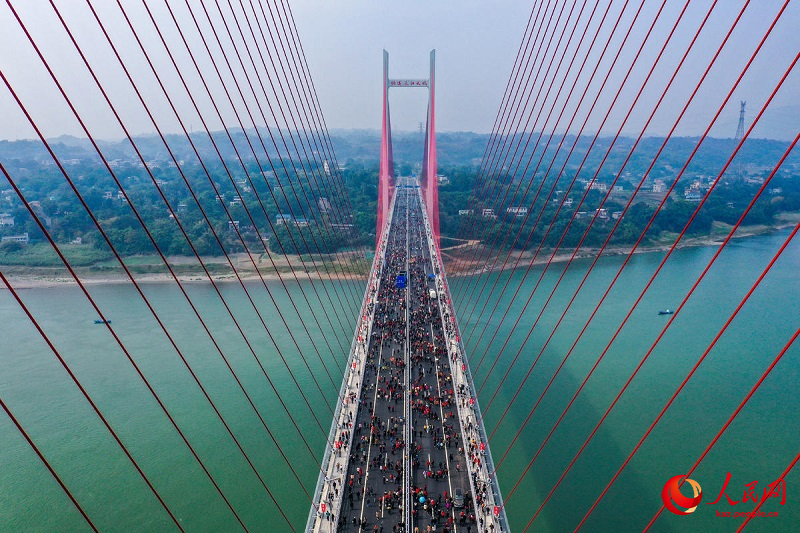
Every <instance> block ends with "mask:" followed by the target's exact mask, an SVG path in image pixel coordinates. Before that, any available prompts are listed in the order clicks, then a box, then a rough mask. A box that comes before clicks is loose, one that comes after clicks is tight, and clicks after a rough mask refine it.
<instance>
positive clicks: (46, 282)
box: [0, 221, 797, 290]
mask: <svg viewBox="0 0 800 533" xmlns="http://www.w3.org/2000/svg"><path fill="white" fill-rule="evenodd" d="M796 222H797V221H793V223H791V224H790V223H785V224H781V225H777V226H746V227H740V228H739V231H737V232H736V234H735V235H734V238H735V239H744V238H748V237H758V236H763V235H768V234H770V233H774V232H777V231H780V230H783V229H786V228H791V227H793V226H794V224H795V223H796ZM726 235H727V232H726V233H725V234H723V235H707V236H703V237H690V238H684V239H683V240H682V241H681V243H680V244H679V245H678V248H680V249H682V248H697V247H704V246H720V245H721V244H722V243H723V241H724V239H725V236H726ZM671 246H672V244H671V243H669V244H667V243H664V244H655V245H652V244H651V245H649V246H640V247H639V248H637V250H636V251H635V253H636V254H640V253H641V254H643V253H663V252H666V251H667V250H669V249H670V247H671ZM480 247H482V245H480V244H466V245H460V246H455V247H452V248H444V249H442V255H443V260H444V264H445V269H446V270H447V273H448V277H451V278H455V277H463V276H470V275H476V274H483V273H486V272H489V271H490V270H491V271H494V272H499V271H501V270H511V269H512V268H513V267H514V264H515V263H517V259H519V264H518V265H517V268H527V267H528V265H530V263H531V258H532V257H533V252H531V251H526V252H524V253H522V254H520V253H519V252H518V251H515V252H513V253H512V254H511V255H510V256H509V260H508V261H507V264H506V265H505V267H503V268H501V267H502V263H503V262H506V255H507V254H506V253H503V254H501V256H500V259H499V260H498V263H501V264H498V265H497V266H495V267H494V268H492V269H489V268H486V266H485V257H484V259H483V260H482V261H481V265H483V266H482V267H481V269H480V271H476V268H478V266H479V265H478V264H476V262H475V261H472V262H470V261H469V260H464V257H463V256H464V255H465V254H466V252H467V251H470V252H475V251H476V250H478V249H479V248H480ZM631 249H632V246H614V247H607V248H606V249H605V250H604V251H603V256H604V257H613V256H619V255H628V254H630V251H631ZM454 250H457V251H456V252H455V253H453V251H454ZM598 251H599V249H596V248H581V249H580V250H579V252H578V254H577V255H576V256H575V259H587V258H589V259H590V258H594V257H595V256H596V255H597V253H598ZM573 252H574V250H569V251H567V252H560V253H558V254H556V255H555V256H554V257H553V258H552V259H550V255H551V254H552V250H545V249H543V250H541V251H540V252H539V257H537V258H536V260H535V261H533V264H534V265H543V264H547V263H548V262H550V263H565V262H567V261H569V260H570V258H571V257H572V253H573ZM478 255H480V252H478ZM473 257H477V256H476V255H473ZM216 259H217V261H216V264H219V263H220V261H219V258H216ZM326 264H327V265H328V266H329V269H330V270H331V271H332V272H327V273H321V272H316V271H309V270H305V269H302V268H294V269H293V270H289V267H288V266H286V265H284V268H286V270H285V271H281V272H280V275H279V273H278V272H277V271H276V270H275V269H269V270H267V271H264V270H263V269H262V272H261V276H259V275H258V273H256V271H255V269H254V268H252V264H250V268H249V269H243V270H241V271H239V276H238V278H237V276H236V275H235V274H234V273H233V272H230V271H228V272H223V273H217V274H212V276H211V279H212V280H213V281H214V282H215V283H224V284H227V283H237V282H238V281H239V280H240V279H241V281H242V282H253V281H260V280H261V279H262V278H263V279H264V281H268V282H273V281H279V280H281V279H282V280H283V281H290V282H294V281H295V277H296V278H297V280H298V281H307V280H347V281H351V280H359V281H363V280H366V276H365V275H362V274H358V273H354V272H341V271H339V270H338V266H337V268H334V267H333V263H326ZM455 265H458V269H455V268H454V266H455ZM161 268H163V265H161ZM0 270H2V271H3V273H4V274H5V275H6V277H7V278H8V279H9V281H10V282H11V283H12V284H13V286H14V288H15V289H41V288H53V287H63V286H69V285H77V284H76V282H75V280H74V279H73V278H72V276H70V275H69V273H68V271H67V270H66V269H65V268H63V267H62V268H57V267H27V266H18V265H14V266H5V265H0ZM75 271H76V273H77V274H78V275H79V277H80V279H81V282H82V283H83V284H85V285H90V286H91V285H114V284H128V283H130V279H129V278H128V276H127V275H125V273H124V271H123V270H122V269H121V268H119V267H117V270H116V271H115V272H113V274H112V273H111V272H108V271H105V272H98V271H97V270H96V269H92V267H78V268H75ZM333 271H336V272H333ZM133 275H134V278H135V279H136V282H137V283H145V284H160V283H174V282H175V279H174V278H173V277H172V275H170V274H169V273H168V272H150V273H134V274H133ZM177 278H178V280H180V282H181V283H189V284H197V283H207V282H208V281H209V279H208V277H207V276H206V275H205V274H204V273H203V272H202V270H201V269H200V267H199V266H197V271H196V272H194V271H192V272H184V273H180V274H178V275H177ZM0 290H6V287H5V286H0Z"/></svg>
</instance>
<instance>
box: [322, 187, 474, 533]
mask: <svg viewBox="0 0 800 533" xmlns="http://www.w3.org/2000/svg"><path fill="white" fill-rule="evenodd" d="M421 216H422V215H421V206H420V203H419V199H418V197H417V196H416V194H415V193H413V192H411V193H405V194H404V192H400V191H398V198H397V200H396V205H395V213H394V216H393V222H392V227H391V229H390V235H389V238H388V245H387V247H386V250H385V254H384V256H383V257H382V258H381V260H382V264H381V265H380V267H381V277H380V284H379V286H378V288H377V297H376V299H375V307H374V318H373V323H372V333H371V336H370V339H369V346H368V349H367V352H366V357H365V361H364V373H363V379H362V381H363V385H362V387H361V391H360V394H359V395H358V397H357V398H356V399H354V400H353V401H354V402H356V404H357V411H356V415H355V417H352V418H349V419H347V420H346V422H345V424H346V426H347V427H346V428H344V431H342V432H341V434H340V439H339V440H337V441H336V443H334V446H335V447H336V448H337V453H338V454H339V455H347V456H349V457H348V459H349V460H348V461H347V463H346V468H345V471H344V472H343V477H342V484H341V486H342V491H343V494H342V506H341V512H340V519H339V523H338V527H339V530H340V531H374V532H383V531H386V532H387V533H388V531H392V532H393V533H394V532H396V533H399V532H408V533H411V532H414V533H419V532H428V531H433V530H435V531H437V532H446V533H451V532H453V531H462V530H463V531H466V532H471V531H472V528H473V527H475V524H476V523H477V522H476V517H475V512H474V502H473V500H474V499H473V497H472V495H471V494H470V493H469V486H470V483H469V481H470V480H469V477H468V473H467V469H466V467H465V466H466V462H467V460H468V459H467V457H468V455H467V454H468V451H471V448H470V445H471V444H472V443H471V442H467V443H465V442H464V440H463V439H462V438H461V437H460V423H459V421H458V415H457V414H456V413H457V411H458V409H457V406H456V402H457V401H458V400H457V396H458V395H457V392H456V386H455V385H454V383H453V378H452V375H451V373H450V366H449V365H450V362H449V361H448V356H447V346H446V344H445V336H444V332H443V329H442V328H443V324H442V318H441V315H440V310H439V306H438V301H437V298H436V293H435V286H436V285H435V276H436V271H435V269H434V268H433V266H432V263H431V259H430V257H429V253H428V249H427V241H426V236H425V234H424V232H423V229H422V218H421ZM370 311H372V309H370ZM348 399H349V398H348ZM348 442H352V444H351V446H350V448H349V449H348V444H347V443H348ZM456 489H458V491H459V498H455V497H454V494H452V492H453V491H455V490H456ZM337 490H338V489H337ZM407 491H408V492H409V493H408V494H406V492H407ZM337 494H338V492H337ZM406 506H408V507H409V508H408V509H406ZM406 516H408V520H410V523H409V524H406V520H407V518H406Z"/></svg>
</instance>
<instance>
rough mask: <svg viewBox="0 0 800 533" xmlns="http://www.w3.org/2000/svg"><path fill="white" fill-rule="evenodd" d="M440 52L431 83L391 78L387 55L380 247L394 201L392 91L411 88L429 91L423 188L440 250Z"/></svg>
mask: <svg viewBox="0 0 800 533" xmlns="http://www.w3.org/2000/svg"><path fill="white" fill-rule="evenodd" d="M435 71H436V50H431V55H430V76H429V77H428V79H391V78H389V53H388V52H387V51H386V50H384V51H383V117H382V121H381V123H382V128H381V165H380V171H379V175H378V223H377V227H376V231H375V239H376V243H378V242H380V238H381V234H382V233H383V231H384V230H385V226H386V222H387V220H388V211H389V205H390V204H391V201H392V198H393V197H394V190H395V175H394V159H393V156H392V121H391V114H390V113H389V89H390V88H397V87H410V88H422V89H428V116H427V122H426V125H425V144H424V151H423V157H422V159H423V160H422V175H421V179H420V184H421V187H422V193H423V194H422V196H423V199H424V202H425V210H426V212H427V215H428V220H429V221H430V224H431V229H432V230H433V235H434V238H435V240H436V246H437V247H438V246H439V187H438V181H437V178H436V174H437V164H436V127H435V124H436V120H435V119H436V114H435V110H436V108H435V85H436V82H435Z"/></svg>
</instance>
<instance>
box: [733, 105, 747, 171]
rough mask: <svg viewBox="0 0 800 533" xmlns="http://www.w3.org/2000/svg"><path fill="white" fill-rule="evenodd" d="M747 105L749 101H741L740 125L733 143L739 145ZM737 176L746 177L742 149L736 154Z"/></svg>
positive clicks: (742, 135)
mask: <svg viewBox="0 0 800 533" xmlns="http://www.w3.org/2000/svg"><path fill="white" fill-rule="evenodd" d="M745 105H747V102H745V101H741V102H739V126H738V127H737V128H736V137H734V138H733V145H734V146H738V145H739V141H741V140H742V137H744V108H745ZM736 177H737V178H739V179H742V178H744V173H743V171H742V154H741V150H740V151H739V153H738V154H736Z"/></svg>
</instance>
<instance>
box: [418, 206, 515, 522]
mask: <svg viewBox="0 0 800 533" xmlns="http://www.w3.org/2000/svg"><path fill="white" fill-rule="evenodd" d="M420 201H423V199H422V195H421V193H420ZM422 216H423V220H424V227H425V232H426V234H427V238H428V246H429V248H430V252H431V257H435V258H436V259H435V267H436V269H437V272H434V274H435V275H436V295H437V300H438V303H439V309H440V315H441V317H442V330H443V331H444V334H445V342H446V343H447V354H448V363H449V364H450V370H451V375H452V376H453V387H454V389H455V391H456V394H457V398H458V400H457V402H456V406H457V409H458V412H459V416H458V419H459V424H460V426H461V435H462V437H463V440H464V453H465V455H466V458H467V465H466V467H467V471H468V472H469V483H470V490H471V494H472V499H473V503H475V498H476V496H477V494H478V491H477V490H476V489H479V490H480V492H481V493H482V494H483V493H484V491H485V494H486V495H485V497H483V500H482V503H483V505H482V506H481V508H480V509H479V508H478V507H477V504H476V505H475V513H476V517H477V518H478V519H479V522H478V531H491V532H499V531H510V528H509V525H508V517H507V516H506V512H505V507H504V506H503V498H502V495H501V493H500V485H499V483H498V481H497V476H496V475H494V472H495V469H494V460H493V459H492V453H491V451H490V449H489V438H488V436H487V434H486V428H485V427H484V425H483V417H482V415H481V411H480V406H479V405H478V394H477V392H476V390H475V384H474V383H473V381H472V374H471V373H470V368H469V361H467V358H466V355H465V354H466V351H465V350H464V345H463V343H462V340H461V336H460V333H459V332H460V331H461V330H460V328H459V327H458V319H457V318H456V315H455V312H454V310H453V305H452V299H451V296H450V289H449V287H448V286H447V279H446V277H445V274H444V266H443V264H442V258H441V254H440V253H439V249H438V247H437V246H436V240H435V239H434V237H433V232H432V231H431V226H430V222H429V221H428V217H427V214H426V212H425V209H422ZM460 385H464V387H465V389H466V392H465V393H461V392H460ZM475 455H477V457H478V458H479V459H480V462H479V463H478V462H473V461H472V460H470V459H471V457H472V456H475ZM495 513H496V514H495ZM490 524H494V527H493V528H490Z"/></svg>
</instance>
